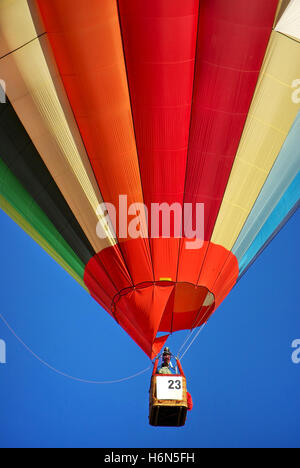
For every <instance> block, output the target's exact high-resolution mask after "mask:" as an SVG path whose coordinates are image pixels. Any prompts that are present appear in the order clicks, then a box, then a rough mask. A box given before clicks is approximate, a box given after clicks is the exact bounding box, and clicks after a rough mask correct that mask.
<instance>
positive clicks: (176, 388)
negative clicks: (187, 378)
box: [168, 380, 181, 390]
mask: <svg viewBox="0 0 300 468" xmlns="http://www.w3.org/2000/svg"><path fill="white" fill-rule="evenodd" d="M168 384H169V387H168V388H170V389H171V390H180V389H181V382H180V380H175V381H174V380H169V381H168ZM174 385H175V386H174Z"/></svg>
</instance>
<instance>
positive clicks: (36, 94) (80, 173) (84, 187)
mask: <svg viewBox="0 0 300 468" xmlns="http://www.w3.org/2000/svg"><path fill="white" fill-rule="evenodd" d="M18 1H19V0H13V1H11V2H6V1H5V3H4V4H3V5H4V6H2V8H1V15H2V16H1V20H0V36H1V37H4V38H5V41H6V43H7V44H8V45H9V48H11V49H12V50H14V46H15V44H16V42H15V38H14V36H12V35H11V34H10V33H8V32H7V28H6V24H7V22H9V21H11V26H12V29H16V26H17V24H18V15H17V14H16V15H13V16H12V15H11V4H15V3H18ZM20 2H21V3H22V5H23V10H22V13H23V14H24V17H23V18H22V24H23V23H24V27H25V25H26V27H25V29H27V30H32V28H34V25H33V20H32V17H31V14H30V10H29V7H28V5H27V2H23V0H20ZM5 5H6V6H7V8H5ZM3 25H4V26H5V27H4V26H3ZM2 26H3V27H2ZM46 58H47V61H46ZM50 70H51V71H50ZM0 77H1V79H3V80H4V81H5V82H6V92H7V95H8V97H9V99H10V101H11V103H12V105H13V106H14V109H15V111H16V112H17V114H18V116H19V118H20V120H21V121H22V123H23V125H24V127H25V129H26V130H27V133H28V134H29V135H30V138H31V140H32V141H33V143H34V145H35V147H36V148H37V150H38V151H39V153H40V155H41V157H42V159H43V160H44V162H45V164H46V166H47V167H48V169H49V171H50V173H51V174H52V177H53V178H54V180H55V182H56V184H57V185H58V187H59V189H60V191H61V192H62V194H63V195H64V197H65V199H66V201H67V203H68V204H69V206H70V208H71V210H72V211H73V213H74V215H75V216H76V218H77V220H78V222H79V224H80V225H81V227H82V229H83V231H84V232H85V234H86V236H87V238H88V239H89V241H90V243H91V245H92V246H93V248H94V249H95V251H96V252H99V251H101V250H102V249H104V248H106V247H108V246H111V245H114V244H115V240H114V236H113V235H112V234H111V235H110V237H109V238H106V239H100V238H99V237H98V236H97V232H96V227H97V224H98V222H99V221H101V219H102V217H101V214H100V215H97V214H96V210H97V208H98V206H99V204H100V203H102V202H103V200H102V197H101V194H100V191H99V188H98V185H97V182H96V180H95V177H94V174H93V171H92V168H91V165H90V162H89V160H88V157H87V155H86V152H85V148H84V146H83V143H82V140H81V137H80V135H79V132H78V129H77V125H76V122H75V119H74V116H73V113H72V111H71V109H70V105H69V102H68V99H67V97H66V95H65V91H64V88H63V85H62V83H61V80H60V77H59V74H58V71H57V69H56V66H55V60H54V58H53V56H52V52H51V50H50V46H49V44H48V41H47V37H46V36H45V35H44V36H42V37H41V38H39V39H35V40H33V41H31V42H29V43H28V44H26V45H25V46H24V47H21V48H19V49H17V50H15V51H14V52H13V53H11V54H9V55H7V56H5V57H3V58H2V59H1V60H0Z"/></svg>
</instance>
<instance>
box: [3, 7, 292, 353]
mask: <svg viewBox="0 0 300 468" xmlns="http://www.w3.org/2000/svg"><path fill="white" fill-rule="evenodd" d="M299 31H300V6H299V1H298V0H293V1H291V2H290V3H289V5H288V6H287V2H285V1H279V2H278V1H277V0H265V1H264V2H262V1H261V0H252V2H248V1H246V0H231V1H230V2H228V0H203V1H201V2H199V1H198V0H186V1H185V2H182V1H181V0H152V1H151V2H149V1H147V0H119V1H116V0H101V2H99V0H90V1H89V5H88V7H87V4H86V2H84V1H83V0H72V1H71V0H64V1H63V2H62V1H60V0H31V1H28V2H27V1H26V0H9V1H8V0H3V1H2V2H1V4H0V79H1V83H2V86H3V93H2V94H3V96H4V97H5V99H2V100H3V101H5V102H3V103H1V104H0V206H1V207H2V209H3V210H4V211H6V212H7V214H8V215H9V216H11V217H12V218H13V219H14V220H15V221H16V222H17V223H18V224H19V225H20V226H21V227H22V228H23V229H24V230H25V231H26V232H27V233H28V234H29V235H31V236H32V237H33V238H34V239H35V240H36V241H37V242H38V243H39V244H40V245H41V246H42V247H43V248H44V249H45V250H46V251H47V252H48V253H49V254H50V255H51V256H52V257H53V258H54V259H55V260H56V261H57V262H58V263H59V264H60V265H61V266H62V267H63V268H65V269H66V271H68V273H69V274H71V275H72V276H73V277H74V278H75V279H76V281H78V283H79V284H80V285H81V286H82V287H84V288H85V289H86V290H87V291H89V293H90V294H91V295H92V297H93V298H94V299H96V300H97V301H98V302H99V304H100V305H101V306H102V307H103V308H104V309H105V310H106V311H107V312H108V313H110V314H111V316H112V317H113V318H114V319H115V320H116V322H117V323H118V324H119V325H120V326H122V327H123V329H124V330H125V331H126V332H127V333H128V334H129V335H130V336H131V337H132V338H133V339H134V340H135V342H136V343H137V344H138V345H139V346H140V347H141V348H142V349H143V351H144V352H145V353H146V354H147V355H148V356H149V357H150V358H153V357H154V356H155V355H156V354H157V353H158V352H159V351H160V349H161V348H162V346H163V345H164V343H165V341H166V339H167V337H168V335H169V334H170V333H173V332H175V331H178V330H184V329H192V328H194V327H198V326H200V325H201V324H203V323H204V322H206V321H207V320H208V318H209V317H210V316H211V314H212V313H213V312H214V311H215V310H216V309H217V307H218V306H219V305H220V304H221V302H222V301H223V300H224V298H225V297H226V296H227V295H228V293H229V292H230V291H231V289H232V288H233V287H234V285H235V284H236V283H237V281H238V279H239V278H240V277H241V276H242V275H243V274H244V273H245V272H246V271H247V269H248V268H249V266H250V265H251V264H252V263H253V262H254V261H255V259H256V258H257V257H258V255H259V254H260V253H261V252H262V251H263V249H264V248H265V247H266V246H267V245H268V243H269V242H270V241H271V240H272V238H273V237H274V235H276V233H277V232H278V231H279V229H280V228H281V227H282V226H283V225H284V224H285V223H286V222H287V220H288V219H289V218H290V217H291V216H292V214H293V213H294V212H295V210H296V209H297V207H298V206H299V198H300V181H299V167H300V61H299V54H300V33H299ZM153 207H156V209H160V208H162V207H167V208H168V209H169V212H168V211H167V214H169V223H170V224H171V220H173V218H172V216H174V217H175V216H176V213H175V212H176V210H177V214H178V207H179V214H180V216H181V217H180V228H181V230H180V232H179V235H178V232H177V231H176V229H175V227H174V229H173V228H171V229H170V231H169V233H168V235H165V233H164V232H162V229H161V226H159V228H158V230H157V231H156V235H153V231H152V229H151V228H152V226H153V220H154V211H152V209H153ZM186 207H189V208H190V209H191V210H192V211H190V212H188V211H185V209H186ZM197 207H202V208H201V209H200V208H199V213H200V214H201V216H202V215H203V216H202V217H201V229H200V231H199V232H198V231H197V228H196V229H194V228H195V226H194V225H195V223H194V221H195V220H194V218H193V216H194V214H193V213H196V214H197V213H198V212H197V209H198V208H197ZM193 210H194V211H193ZM201 210H202V211H201ZM170 213H171V214H170ZM124 216H125V218H124ZM159 219H160V218H159ZM196 221H197V219H196ZM196 224H197V222H196ZM188 225H189V226H190V231H192V232H193V233H194V234H195V236H194V237H195V239H194V244H193V243H192V242H191V239H190V236H188V235H187V233H186V231H185V230H184V229H183V227H184V228H186V226H188ZM161 332H163V333H166V334H164V335H161Z"/></svg>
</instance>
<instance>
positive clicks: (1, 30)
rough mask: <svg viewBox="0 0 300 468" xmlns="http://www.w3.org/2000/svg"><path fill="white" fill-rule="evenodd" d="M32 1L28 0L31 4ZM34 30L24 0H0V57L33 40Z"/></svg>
mask: <svg viewBox="0 0 300 468" xmlns="http://www.w3.org/2000/svg"><path fill="white" fill-rule="evenodd" d="M31 3H32V2H29V4H31ZM43 32H44V31H43V29H42V28H40V27H39V28H38V31H37V30H36V28H35V26H34V24H33V22H32V21H31V14H30V10H29V8H28V4H27V1H26V0H0V57H3V56H4V55H6V54H9V53H10V52H12V51H13V50H15V49H18V48H19V47H22V46H23V45H24V44H26V43H28V42H30V41H32V40H34V39H35V38H36V37H37V36H38V35H40V34H42V33H43Z"/></svg>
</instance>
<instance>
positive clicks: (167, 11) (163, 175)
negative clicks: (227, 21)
mask: <svg viewBox="0 0 300 468" xmlns="http://www.w3.org/2000/svg"><path fill="white" fill-rule="evenodd" d="M118 4H119V14H120V23H121V31H122V38H123V45H124V53H125V61H126V68H127V76H128V83H129V89H130V97H131V104H132V112H133V120H134V127H135V134H136V142H137V150H138V157H139V163H140V171H141V178H142V186H143V193H144V200H145V203H146V205H147V206H148V207H150V203H151V202H155V203H162V202H167V203H169V204H172V203H174V202H179V203H180V204H182V202H183V194H184V180H185V170H186V159H187V148H188V138H189V127H190V112H191V102H192V92H193V78H194V62H195V48H196V35H197V22H198V5H199V2H198V1H197V0H184V1H182V0H164V1H161V0H151V1H149V0H119V2H118ZM149 214H150V216H149V220H150V222H151V213H149ZM158 246H160V244H157V242H156V241H155V240H153V241H151V253H152V259H153V265H154V275H155V280H159V278H160V277H162V276H166V275H167V276H172V277H173V279H174V271H175V275H176V269H177V259H178V246H179V243H178V242H176V243H174V242H173V241H172V242H171V243H169V244H168V243H166V244H165V246H166V249H165V250H164V253H165V255H164V261H163V262H162V260H161V253H162V251H161V250H160V251H159V252H158V250H157V249H158ZM169 247H171V250H170V249H169Z"/></svg>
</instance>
